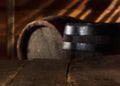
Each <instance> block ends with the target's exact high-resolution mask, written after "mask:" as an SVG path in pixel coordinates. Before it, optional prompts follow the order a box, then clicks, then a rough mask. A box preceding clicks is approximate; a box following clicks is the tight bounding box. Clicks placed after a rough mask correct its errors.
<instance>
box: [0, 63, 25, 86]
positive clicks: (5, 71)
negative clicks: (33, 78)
mask: <svg viewBox="0 0 120 86" xmlns="http://www.w3.org/2000/svg"><path fill="white" fill-rule="evenodd" d="M24 64H25V62H24V61H22V62H21V61H0V86H7V85H8V84H9V83H10V82H11V81H12V80H13V79H14V77H15V76H16V75H17V73H18V72H19V71H20V70H21V69H22V67H23V66H24Z"/></svg>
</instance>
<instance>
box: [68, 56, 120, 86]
mask: <svg viewBox="0 0 120 86" xmlns="http://www.w3.org/2000/svg"><path fill="white" fill-rule="evenodd" d="M96 57H97V56H96ZM67 81H68V83H69V84H70V85H71V86H120V55H116V56H115V55H114V56H98V57H97V58H94V56H91V57H90V56H88V57H87V59H85V58H83V59H74V60H73V61H72V62H71V65H70V70H69V73H68V78H67Z"/></svg>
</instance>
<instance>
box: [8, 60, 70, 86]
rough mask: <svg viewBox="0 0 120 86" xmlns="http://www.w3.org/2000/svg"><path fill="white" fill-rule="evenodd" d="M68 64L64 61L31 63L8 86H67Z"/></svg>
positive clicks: (37, 61)
mask: <svg viewBox="0 0 120 86" xmlns="http://www.w3.org/2000/svg"><path fill="white" fill-rule="evenodd" d="M67 63H68V62H67V61H63V60H34V61H29V62H28V63H27V65H25V66H24V68H23V69H22V70H21V71H20V72H19V74H17V76H16V77H15V78H14V80H13V81H12V82H11V83H10V84H9V85H8V86H42V85H43V86H48V85H49V86H61V85H63V86H67V83H66V77H65V76H66V67H67Z"/></svg>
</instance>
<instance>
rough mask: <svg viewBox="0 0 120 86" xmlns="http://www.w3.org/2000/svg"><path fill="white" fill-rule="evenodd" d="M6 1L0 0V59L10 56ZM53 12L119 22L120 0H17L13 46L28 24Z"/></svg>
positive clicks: (97, 20) (96, 20) (93, 19)
mask: <svg viewBox="0 0 120 86" xmlns="http://www.w3.org/2000/svg"><path fill="white" fill-rule="evenodd" d="M6 2H7V1H6V0H0V59H11V58H7V56H6V47H7V46H6V43H7V42H6V40H7V39H6V35H7V26H6V25H7V24H6V20H7V17H6V16H7V10H6ZM50 15H59V16H61V15H67V16H71V17H76V18H79V19H81V20H85V21H89V22H106V23H109V22H117V23H120V0H15V45H14V46H16V41H17V38H18V36H19V34H20V32H21V30H22V29H23V28H24V27H25V25H26V24H27V23H29V22H31V21H33V20H36V19H41V18H43V17H46V16H50ZM15 54H16V53H15Z"/></svg>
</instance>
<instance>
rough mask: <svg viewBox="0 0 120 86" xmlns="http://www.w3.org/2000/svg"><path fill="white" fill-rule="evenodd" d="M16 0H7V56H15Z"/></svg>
mask: <svg viewBox="0 0 120 86" xmlns="http://www.w3.org/2000/svg"><path fill="white" fill-rule="evenodd" d="M14 5H15V1H14V0H8V1H7V56H8V58H12V59H13V58H14Z"/></svg>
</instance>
